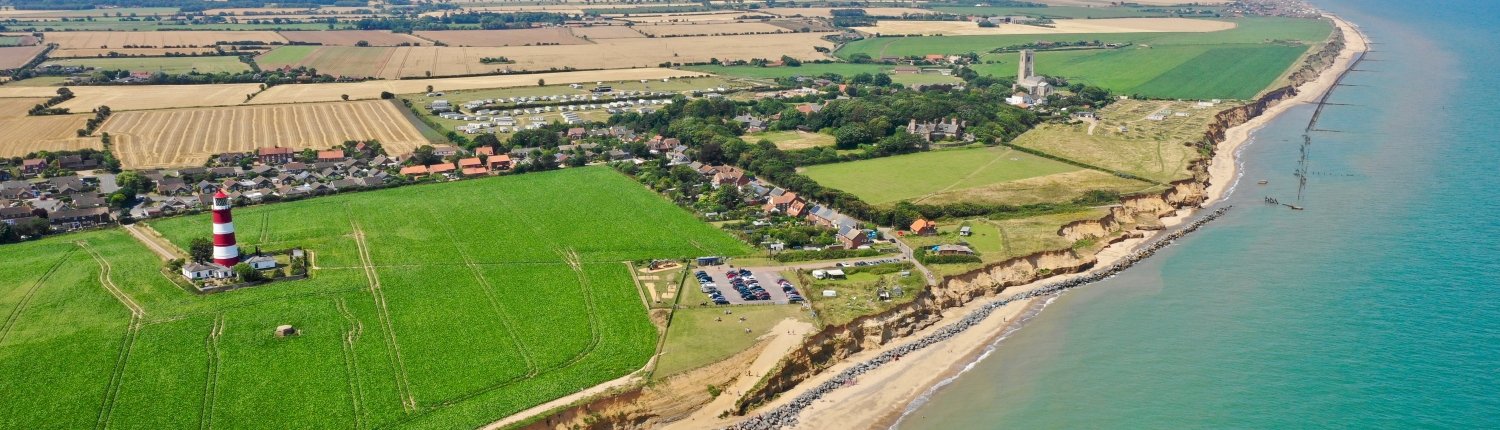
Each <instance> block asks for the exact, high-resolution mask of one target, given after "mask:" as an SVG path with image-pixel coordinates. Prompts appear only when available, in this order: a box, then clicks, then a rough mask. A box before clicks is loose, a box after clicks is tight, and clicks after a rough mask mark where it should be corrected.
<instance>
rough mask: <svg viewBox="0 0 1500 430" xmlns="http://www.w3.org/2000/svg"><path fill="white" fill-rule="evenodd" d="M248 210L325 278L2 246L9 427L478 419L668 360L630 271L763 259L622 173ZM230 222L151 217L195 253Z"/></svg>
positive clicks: (145, 256) (249, 229) (270, 244)
mask: <svg viewBox="0 0 1500 430" xmlns="http://www.w3.org/2000/svg"><path fill="white" fill-rule="evenodd" d="M557 195H568V196H569V198H568V199H558V198H555V196H557ZM235 221H236V222H235V224H236V227H237V233H238V239H239V243H240V246H241V247H242V248H241V249H242V250H245V251H246V252H248V251H250V250H253V249H255V247H257V246H259V247H262V248H265V249H280V248H286V247H291V246H298V247H304V248H306V249H308V250H309V251H311V252H312V253H313V254H314V256H315V257H314V259H313V262H314V265H315V268H314V270H313V277H312V278H309V279H307V280H302V281H290V282H282V283H276V284H270V285H264V286H260V287H255V288H250V289H243V290H237V291H232V292H227V293H220V294H213V295H207V296H199V295H194V294H191V293H188V292H186V291H184V290H183V289H182V288H180V287H178V286H176V285H175V284H174V283H172V282H171V281H170V280H169V278H168V276H164V275H163V274H162V273H160V272H159V268H160V267H161V262H160V261H159V260H157V259H156V257H155V255H154V254H152V253H151V252H149V251H148V250H147V249H146V248H145V247H144V246H143V245H141V244H140V243H138V242H136V241H135V240H134V239H133V238H132V237H131V236H129V235H128V234H126V233H125V232H123V231H122V230H119V229H108V230H101V231H95V232H88V233H79V234H68V235H62V236H56V237H52V238H48V239H45V240H41V241H36V242H29V243H24V244H17V245H6V246H5V247H3V248H0V252H3V253H4V254H5V255H6V256H7V258H3V259H0V313H4V314H6V315H7V317H8V320H7V321H8V322H7V323H5V325H4V326H3V327H0V391H3V392H5V393H9V394H13V395H14V397H13V398H11V401H8V402H4V403H3V404H0V427H5V428H43V427H64V428H79V427H91V426H96V425H98V426H106V427H121V428H168V427H171V428H177V427H210V426H213V427H225V428H258V427H265V426H267V425H272V426H276V425H280V426H288V425H291V426H298V427H309V428H330V427H343V428H370V427H404V428H457V427H477V426H480V425H483V424H486V423H489V422H491V421H493V420H495V419H498V418H500V417H503V416H505V415H508V414H511V413H514V412H516V411H520V410H522V409H525V408H528V407H531V406H534V405H537V404H540V403H543V402H546V401H548V400H551V399H554V398H557V397H560V396H563V395H566V394H570V393H573V392H576V391H577V390H579V389H582V388H584V387H588V386H592V385H595V384H598V383H600V382H603V381H607V380H610V379H614V378H617V377H619V376H621V375H625V374H627V373H629V372H632V371H634V370H636V369H639V368H640V367H641V366H643V365H644V364H645V363H646V361H647V359H648V358H649V357H650V356H651V355H652V354H653V353H654V351H655V347H656V342H657V339H658V333H657V330H656V329H655V328H654V327H653V325H652V324H651V323H650V321H649V320H648V318H647V316H646V312H645V308H644V306H643V304H642V298H641V295H640V293H639V291H638V290H637V289H636V288H635V287H634V284H633V282H632V279H631V276H630V273H628V270H627V266H626V265H625V264H624V261H627V260H640V259H651V258H682V257H690V256H697V255H705V254H715V255H718V254H724V255H739V254H743V253H746V252H748V251H749V250H748V249H747V247H746V246H745V245H744V244H742V243H740V242H738V241H737V240H736V239H734V238H732V237H730V236H728V235H726V234H724V233H722V232H720V231H718V230H716V229H714V228H712V227H711V226H709V225H707V224H704V223H701V222H699V221H698V220H696V219H694V218H693V217H692V216H691V215H690V214H688V213H687V212H685V211H683V210H681V209H679V208H677V207H675V206H673V205H671V204H670V203H669V202H667V201H665V200H662V199H661V198H659V197H658V196H656V195H654V194H652V193H651V192H650V191H648V190H645V189H644V188H642V187H640V186H639V185H638V184H636V183H635V182H634V181H631V180H630V179H628V178H626V177H624V176H622V175H620V174H618V173H615V172H613V171H611V170H608V169H605V168H579V169H567V170H563V171H559V172H549V173H534V174H527V175H520V176H510V177H499V178H488V179H479V180H470V181H462V182H456V183H447V184H432V185H417V186H409V187H403V188H396V189H391V190H382V191H372V192H364V193H357V194H348V195H339V196H331V197H323V198H318V199H312V200H305V201H299V202H291V203H280V204H273V205H264V206H255V207H246V208H240V209H237V210H236V211H235ZM208 223H209V220H208V216H207V215H193V216H186V217H179V218H170V219H163V220H157V221H152V222H150V223H149V225H150V226H151V227H153V228H155V229H157V230H158V231H160V232H162V233H163V235H164V236H166V237H167V238H169V239H170V240H172V241H173V242H174V243H176V244H178V245H179V246H182V245H183V244H186V243H187V242H188V241H190V240H191V239H192V238H195V237H204V236H206V235H207V232H208V231H209V228H208V227H209V225H208ZM105 263H107V265H105ZM53 268H56V270H52V269H53ZM104 270H108V275H107V279H108V280H109V281H110V283H109V284H108V285H111V286H115V287H117V289H118V296H117V295H115V294H112V293H111V291H110V290H109V289H107V288H105V287H106V284H104V283H102V282H101V278H102V277H103V273H101V272H102V271H104ZM372 281H373V282H372ZM127 299H128V301H129V302H130V303H136V304H138V306H139V307H140V308H141V309H143V311H144V313H143V314H141V315H140V316H139V317H135V318H133V317H132V315H131V313H130V312H129V311H128V310H127V306H126V304H125V303H126V300H127ZM281 324H291V325H293V326H295V327H297V328H298V329H299V330H300V332H301V334H299V335H298V336H295V337H291V338H286V339H276V338H274V337H273V336H272V335H271V329H272V328H274V327H276V326H277V325H281Z"/></svg>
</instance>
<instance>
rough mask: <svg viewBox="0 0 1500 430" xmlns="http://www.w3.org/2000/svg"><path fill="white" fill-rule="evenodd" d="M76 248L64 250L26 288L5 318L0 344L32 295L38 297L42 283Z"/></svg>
mask: <svg viewBox="0 0 1500 430" xmlns="http://www.w3.org/2000/svg"><path fill="white" fill-rule="evenodd" d="M75 250H77V248H72V249H68V251H67V252H64V253H63V256H62V258H59V259H57V262H56V263H53V264H52V267H51V268H48V269H47V272H46V273H43V274H42V276H41V277H40V278H37V279H36V283H33V284H31V288H29V289H27V290H26V295H24V296H21V301H19V302H17V303H16V308H15V309H12V310H11V311H10V316H8V317H6V318H5V325H4V326H0V345H5V338H6V337H7V336H9V335H10V330H11V328H13V327H15V326H16V321H20V320H21V313H22V312H25V311H26V306H27V305H28V304H30V303H31V299H32V297H36V292H37V290H40V289H41V288H42V283H44V282H47V279H48V278H51V277H52V274H54V273H57V269H58V268H59V267H62V265H63V263H65V262H67V261H68V258H69V257H72V256H73V251H75Z"/></svg>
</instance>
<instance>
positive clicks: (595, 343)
mask: <svg viewBox="0 0 1500 430" xmlns="http://www.w3.org/2000/svg"><path fill="white" fill-rule="evenodd" d="M501 198H502V199H503V197H501ZM521 218H522V220H523V221H525V223H526V225H527V227H530V228H531V229H532V230H533V231H534V232H536V233H537V234H541V233H542V232H541V229H540V228H539V227H537V224H536V222H535V221H533V220H532V219H530V218H529V217H525V216H522V217H521ZM444 230H445V231H448V232H449V234H450V237H451V234H452V233H451V232H452V230H451V229H448V228H447V226H446V225H445V226H444ZM455 243H456V242H455ZM554 251H555V252H558V254H559V255H560V256H562V257H563V260H564V262H565V263H566V264H568V265H569V266H570V267H571V268H572V269H573V271H574V273H575V274H576V275H577V276H578V279H579V282H580V288H581V289H582V290H583V291H584V301H585V306H586V307H587V308H588V312H589V332H590V337H591V339H590V341H589V344H588V346H586V347H584V348H583V349H582V350H580V351H579V353H578V354H576V355H574V356H573V357H572V358H569V359H568V360H566V361H563V362H561V363H558V364H556V365H553V366H549V367H546V368H543V369H537V370H535V371H534V372H532V373H530V374H528V375H524V376H518V377H515V378H510V379H507V380H504V381H500V382H498V383H496V384H494V385H491V386H488V387H484V388H481V389H478V390H475V391H473V392H471V393H469V394H465V395H462V396H459V397H455V398H450V399H447V400H444V401H441V402H438V403H434V404H431V405H428V407H427V408H426V409H424V410H423V411H421V412H419V413H415V414H410V415H407V416H405V417H403V418H402V419H400V420H397V421H396V422H395V423H393V424H396V425H399V424H403V423H407V422H410V421H412V420H415V419H417V418H419V417H421V416H424V415H426V414H428V413H431V412H433V411H437V410H440V409H442V408H444V407H447V406H452V405H455V404H458V403H460V402H463V401H466V400H468V399H472V398H474V397H478V396H480V395H483V394H485V393H489V392H493V391H495V390H499V389H503V388H505V387H509V386H511V385H514V384H516V383H518V382H521V381H524V380H526V379H529V378H533V377H536V376H538V375H543V374H547V373H551V372H555V371H560V370H564V369H568V368H571V367H573V366H574V365H576V364H578V362H580V361H583V359H584V358H587V357H588V356H589V355H591V354H593V353H594V351H595V350H597V349H598V347H599V343H600V342H601V341H602V340H603V335H602V334H600V331H601V329H600V328H599V321H598V318H596V316H595V315H596V314H595V309H596V305H595V303H594V297H593V289H592V288H591V287H590V285H589V283H588V277H587V275H586V274H585V273H584V271H583V262H582V260H581V259H580V258H579V256H578V253H577V252H576V251H574V250H572V249H567V250H559V249H556V248H554ZM460 254H461V255H463V256H464V259H465V260H467V259H468V256H467V254H464V253H463V252H462V250H460ZM501 264H507V263H501ZM545 264H557V263H556V262H548V263H545ZM465 265H470V267H475V266H478V265H480V264H471V263H465ZM475 270H477V268H475ZM476 276H479V279H480V282H482V283H484V285H485V286H486V288H488V285H489V283H488V280H485V279H484V277H483V276H481V275H478V274H477V273H476ZM486 294H488V291H486ZM507 328H508V327H507ZM528 365H529V362H528Z"/></svg>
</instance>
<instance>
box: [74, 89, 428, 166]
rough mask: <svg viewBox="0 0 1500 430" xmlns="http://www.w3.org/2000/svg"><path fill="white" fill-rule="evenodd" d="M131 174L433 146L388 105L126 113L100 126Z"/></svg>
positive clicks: (359, 103)
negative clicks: (234, 158)
mask: <svg viewBox="0 0 1500 430" xmlns="http://www.w3.org/2000/svg"><path fill="white" fill-rule="evenodd" d="M100 130H101V131H104V132H108V133H109V134H110V136H117V138H116V140H115V144H114V148H115V152H118V153H119V156H120V162H121V164H122V165H123V166H124V167H125V168H127V169H142V168H157V167H171V166H198V165H202V164H203V161H204V160H206V159H208V157H210V156H212V155H214V154H219V153H224V152H244V151H250V150H253V149H255V148H259V147H267V146H283V147H288V148H298V149H301V148H328V147H332V146H336V145H338V144H340V143H342V142H344V141H346V140H365V139H377V140H380V143H381V144H382V145H384V146H385V149H386V151H388V152H389V153H391V154H406V153H409V152H411V151H412V150H413V149H416V147H418V146H421V145H426V144H428V141H427V139H426V138H424V137H422V133H421V132H419V131H417V128H416V127H415V126H414V125H412V123H411V122H410V121H408V120H407V119H406V117H405V116H404V114H402V113H401V111H400V110H399V108H397V107H396V105H395V104H394V103H392V102H391V101H388V100H370V101H357V102H334V103H302V104H286V105H268V106H240V107H221V108H199V109H169V110H156V111H141V112H121V113H117V114H115V115H113V116H111V117H110V119H109V121H107V122H105V123H104V126H103V127H100Z"/></svg>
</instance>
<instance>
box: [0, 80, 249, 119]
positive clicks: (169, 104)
mask: <svg viewBox="0 0 1500 430" xmlns="http://www.w3.org/2000/svg"><path fill="white" fill-rule="evenodd" d="M68 88H69V89H71V90H72V91H73V94H74V96H75V97H73V99H72V100H68V101H66V102H63V103H61V104H59V105H57V107H61V108H67V109H72V110H73V112H88V111H92V110H94V108H96V107H99V106H109V108H110V109H113V110H116V111H122V110H144V109H170V108H179V107H201V106H226V105H235V104H240V103H242V102H244V101H245V96H247V95H250V94H251V93H254V92H256V91H257V90H259V89H260V84H212V85H193V86H191V87H188V88H186V89H184V87H183V86H173V85H131V86H79V87H68ZM55 95H57V87H16V86H9V85H6V86H0V98H11V97H41V98H47V97H52V96H55Z"/></svg>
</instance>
